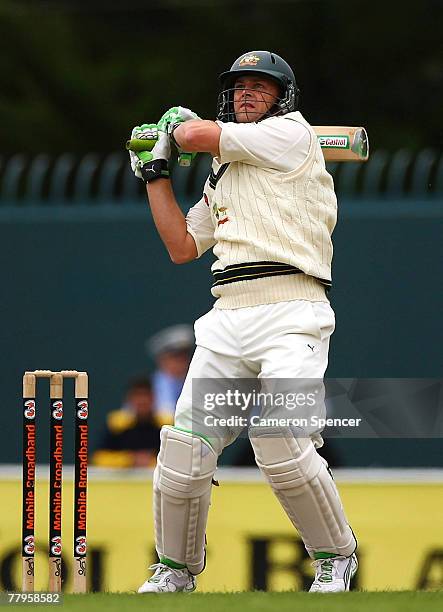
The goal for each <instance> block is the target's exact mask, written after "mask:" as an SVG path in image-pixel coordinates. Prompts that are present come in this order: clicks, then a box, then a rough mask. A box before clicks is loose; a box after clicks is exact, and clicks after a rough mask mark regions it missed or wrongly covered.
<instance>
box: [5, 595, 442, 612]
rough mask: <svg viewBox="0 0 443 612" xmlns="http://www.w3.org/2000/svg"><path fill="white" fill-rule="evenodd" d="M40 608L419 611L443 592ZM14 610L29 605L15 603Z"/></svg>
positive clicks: (102, 601) (142, 598) (171, 599)
mask: <svg viewBox="0 0 443 612" xmlns="http://www.w3.org/2000/svg"><path fill="white" fill-rule="evenodd" d="M38 607H39V608H52V609H55V610H57V609H59V610H61V612H67V611H68V610H93V611H95V610H106V611H110V610H119V611H124V610H145V611H149V612H153V611H155V612H157V611H159V612H170V611H171V612H184V611H186V612H188V611H192V612H226V611H227V610H228V611H229V612H244V610H245V608H254V610H258V612H275V611H276V610H278V612H285V611H286V610H287V611H288V612H294V611H295V610H297V609H299V610H302V611H303V612H314V611H315V612H342V611H343V610H349V612H373V611H374V610H377V612H397V610H398V612H417V610H420V612H421V611H422V610H435V611H437V610H443V591H439V592H414V591H403V592H391V593H389V592H377V593H366V592H354V593H340V594H336V595H320V594H309V593H295V592H294V593H194V594H188V595H184V594H183V593H178V594H169V593H168V594H162V595H136V594H132V593H121V594H117V593H94V594H88V595H65V596H64V601H63V605H62V606H61V607H60V608H59V607H57V606H56V607H54V606H44V605H39V606H38ZM13 608H14V609H22V608H28V609H29V606H22V605H15V606H13Z"/></svg>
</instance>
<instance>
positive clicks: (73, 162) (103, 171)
mask: <svg viewBox="0 0 443 612" xmlns="http://www.w3.org/2000/svg"><path fill="white" fill-rule="evenodd" d="M209 164H210V158H209V156H208V155H199V156H198V157H197V158H196V159H195V161H194V162H193V165H192V167H191V168H190V169H189V168H180V167H178V166H176V165H175V164H173V170H172V175H173V181H174V185H175V188H176V190H177V192H178V193H180V194H182V195H185V196H187V197H188V198H196V199H197V198H199V197H200V193H201V189H202V186H203V183H204V181H205V179H206V177H207V174H208V171H209ZM328 169H329V171H330V172H331V174H332V175H333V177H334V181H335V185H336V190H337V193H338V194H339V196H346V197H351V198H358V197H362V198H366V199H367V198H371V199H374V198H384V197H389V198H403V197H412V198H414V197H416V198H419V199H423V198H429V199H439V200H443V154H442V153H441V152H440V151H438V152H437V151H435V150H431V149H423V150H422V151H419V152H418V153H413V152H412V151H409V150H408V149H400V150H398V151H396V152H394V153H388V152H386V151H383V150H377V151H375V152H374V153H372V155H371V157H370V159H369V161H368V162H367V163H365V164H360V163H347V164H337V163H336V164H328ZM143 194H144V188H143V184H142V182H141V181H138V180H136V179H135V178H134V175H133V174H132V172H131V169H130V167H129V163H128V158H127V155H126V154H125V153H123V152H118V153H111V154H109V155H107V156H103V155H98V154H95V153H88V154H86V155H84V156H81V157H80V156H76V155H73V154H70V153H64V154H62V155H59V156H57V157H51V156H49V155H46V154H43V153H42V154H39V155H37V156H35V157H29V156H26V155H24V154H16V155H13V156H11V157H9V158H4V159H2V160H1V162H0V205H1V206H7V205H14V206H21V205H26V204H31V203H32V204H34V205H35V204H44V205H49V206H50V205H51V204H54V205H55V204H57V205H59V204H70V205H75V204H76V203H81V204H85V203H90V204H91V205H92V204H100V203H107V204H112V203H113V204H121V205H123V204H124V203H128V202H134V203H135V202H137V201H140V202H143V201H144V197H143Z"/></svg>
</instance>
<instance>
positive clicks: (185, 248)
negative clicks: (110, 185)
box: [129, 124, 215, 264]
mask: <svg viewBox="0 0 443 612" xmlns="http://www.w3.org/2000/svg"><path fill="white" fill-rule="evenodd" d="M132 137H133V138H141V139H147V140H150V139H157V138H158V141H157V144H156V145H155V147H154V148H153V149H152V151H150V152H149V151H141V152H138V153H135V152H133V151H130V152H129V155H130V160H131V168H132V170H133V172H134V174H135V175H136V176H137V177H138V178H141V179H143V181H144V182H145V183H146V191H147V195H148V199H149V204H150V207H151V211H152V216H153V218H154V223H155V226H156V228H157V231H158V233H159V235H160V238H161V239H162V241H163V243H164V245H165V246H166V248H167V250H168V253H169V256H170V257H171V260H172V261H173V262H174V263H177V264H180V263H186V262H188V261H192V260H193V259H196V258H197V257H200V255H202V254H203V253H204V252H205V251H206V250H207V249H208V248H210V247H211V246H213V245H214V243H215V240H214V228H213V225H212V221H211V216H210V213H209V209H208V206H207V205H206V203H205V200H204V198H202V200H201V201H200V202H198V203H197V204H196V205H195V206H194V207H193V208H191V209H190V211H189V212H188V215H187V216H186V218H185V216H184V215H183V213H182V211H181V209H180V207H179V205H178V203H177V200H176V198H175V194H174V191H173V189H172V185H171V181H170V178H169V167H168V161H169V157H170V155H171V147H170V141H169V136H168V134H167V133H166V132H163V131H161V130H158V128H157V125H156V124H144V125H142V126H140V127H139V126H137V127H135V128H134V129H133V131H132Z"/></svg>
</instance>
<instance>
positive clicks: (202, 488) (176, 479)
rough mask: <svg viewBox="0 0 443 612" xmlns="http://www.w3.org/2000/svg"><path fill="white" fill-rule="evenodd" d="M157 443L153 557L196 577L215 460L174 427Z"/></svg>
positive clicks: (208, 449)
mask: <svg viewBox="0 0 443 612" xmlns="http://www.w3.org/2000/svg"><path fill="white" fill-rule="evenodd" d="M160 438H161V445H160V452H159V454H158V457H157V466H156V468H155V471H154V482H153V487H154V524H155V541H156V549H157V553H158V555H159V557H160V558H161V557H167V558H168V559H170V560H171V561H175V562H176V563H180V564H183V565H186V566H187V568H188V569H189V571H190V572H191V573H192V574H199V573H200V572H202V571H203V569H204V566H205V531H206V521H207V518H208V510H209V504H210V498H211V483H212V477H213V475H214V472H215V470H216V467H217V455H216V453H215V451H214V450H213V449H212V448H211V446H210V445H209V443H208V442H206V440H204V439H203V438H201V437H199V436H198V435H196V434H192V433H188V432H186V431H181V430H179V429H176V428H174V427H169V426H165V427H162V430H161V434H160Z"/></svg>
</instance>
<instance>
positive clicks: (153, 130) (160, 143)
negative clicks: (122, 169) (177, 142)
mask: <svg viewBox="0 0 443 612" xmlns="http://www.w3.org/2000/svg"><path fill="white" fill-rule="evenodd" d="M132 138H139V139H140V140H157V143H156V145H155V146H154V148H153V149H152V150H151V151H138V152H134V151H129V159H130V161H131V168H132V171H133V172H134V174H135V176H136V177H137V178H140V179H143V176H142V171H141V168H142V166H143V165H144V164H146V163H148V162H151V161H153V160H154V159H163V160H165V162H166V163H167V162H168V160H169V158H170V157H171V145H170V141H169V136H168V135H167V133H166V132H165V131H162V130H159V128H158V126H157V124H156V123H144V124H143V125H137V126H135V128H134V129H133V130H132V132H131V139H132Z"/></svg>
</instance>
